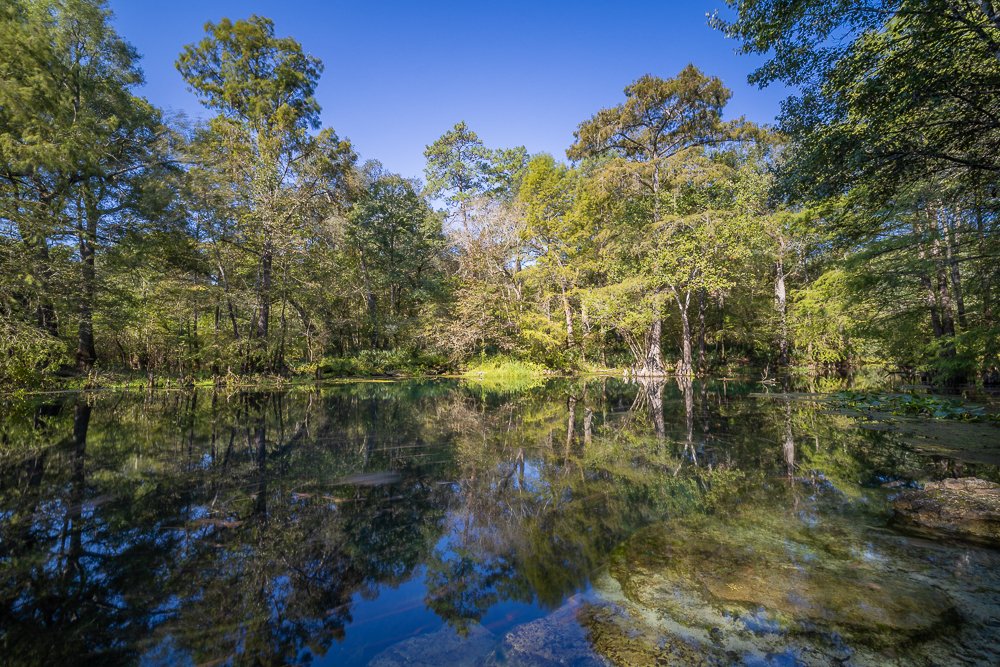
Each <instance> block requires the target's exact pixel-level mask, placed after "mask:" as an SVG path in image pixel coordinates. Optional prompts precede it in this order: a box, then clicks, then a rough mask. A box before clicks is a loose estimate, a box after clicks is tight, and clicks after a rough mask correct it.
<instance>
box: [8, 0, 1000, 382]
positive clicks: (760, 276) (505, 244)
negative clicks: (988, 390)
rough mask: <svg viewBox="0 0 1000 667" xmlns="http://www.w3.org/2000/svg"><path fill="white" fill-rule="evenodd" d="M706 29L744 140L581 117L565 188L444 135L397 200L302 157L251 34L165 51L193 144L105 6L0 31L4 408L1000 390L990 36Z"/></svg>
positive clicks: (961, 12) (884, 4)
mask: <svg viewBox="0 0 1000 667" xmlns="http://www.w3.org/2000/svg"><path fill="white" fill-rule="evenodd" d="M726 4H727V5H728V7H726V8H724V9H723V10H721V11H720V12H719V13H717V14H714V15H712V16H711V17H710V18H709V20H710V22H711V23H712V25H713V26H714V27H716V28H717V29H718V30H719V31H721V32H722V33H724V34H725V35H726V36H727V37H729V38H730V39H731V40H732V44H733V45H734V47H735V48H737V49H739V50H740V51H742V52H743V53H746V54H756V55H758V56H764V57H765V60H764V61H763V62H764V64H763V65H762V66H761V67H760V68H758V69H757V70H755V71H754V73H753V74H752V75H751V79H750V80H751V83H753V84H755V85H757V86H760V87H764V86H768V85H770V84H784V85H786V86H788V87H789V90H791V91H793V92H792V94H791V95H790V97H788V98H787V99H786V100H785V101H784V103H783V105H782V111H781V114H780V116H779V118H778V119H777V122H776V123H775V124H774V126H762V125H758V124H755V123H752V122H750V121H748V120H745V119H742V118H733V117H731V115H730V114H728V113H727V110H726V107H727V102H728V101H729V99H730V97H731V93H730V90H729V89H728V88H727V86H726V82H724V81H722V80H720V79H719V78H717V77H715V76H713V74H712V72H710V71H704V70H703V69H701V68H700V67H699V66H698V63H693V64H690V65H688V66H687V67H685V68H683V69H682V70H681V71H679V72H656V73H643V72H636V77H637V78H635V79H634V80H633V81H631V82H628V81H623V82H622V85H623V87H624V88H623V92H622V94H620V95H619V98H618V103H617V104H616V105H614V106H609V107H608V108H604V109H580V110H579V114H580V122H579V125H578V127H577V129H576V132H575V135H574V136H575V138H574V141H573V142H572V143H571V144H570V145H569V146H567V147H566V152H565V154H564V155H548V154H532V153H530V152H529V151H528V150H527V149H526V148H525V147H523V146H513V147H510V146H488V145H485V144H484V142H483V141H482V140H481V139H480V138H479V136H478V135H477V134H476V132H475V129H474V128H473V127H470V126H469V125H467V124H466V123H465V122H463V121H461V119H457V118H450V119H449V118H443V120H442V129H444V128H447V127H448V125H449V124H451V123H454V124H453V126H452V127H451V128H450V129H447V130H446V131H445V132H444V133H443V134H442V135H441V136H440V138H438V139H437V140H436V141H434V142H433V143H431V144H430V145H428V146H427V147H426V151H425V153H424V157H425V158H426V166H425V170H424V174H423V179H422V180H416V179H413V178H409V177H406V176H403V175H400V174H395V173H391V172H390V171H388V170H387V169H386V168H384V167H383V166H382V165H381V164H380V163H379V162H378V161H376V160H366V161H362V160H361V159H360V158H359V156H358V151H357V149H356V148H355V146H353V145H352V143H351V141H350V140H349V139H348V138H347V137H343V136H340V135H338V133H337V132H336V131H335V130H334V128H332V127H322V126H321V123H320V115H319V114H320V107H319V104H318V102H317V100H316V97H315V92H316V90H317V86H319V85H321V74H322V72H323V63H322V62H320V61H319V60H318V59H317V58H315V57H313V56H310V55H309V54H308V52H307V50H306V49H305V48H304V47H303V45H302V44H300V43H299V42H298V41H296V39H295V38H294V37H290V36H282V35H283V33H282V31H281V28H280V26H276V25H275V24H274V22H272V21H271V20H270V19H268V18H266V17H262V16H256V15H253V16H250V17H248V18H244V19H240V20H230V19H221V20H219V21H218V22H211V23H207V24H206V25H205V32H204V37H203V38H202V39H201V40H200V41H197V42H195V43H191V44H187V45H178V55H177V60H176V69H177V75H178V76H179V77H182V78H183V80H184V82H185V83H186V85H187V87H188V88H189V89H190V90H191V91H192V92H193V93H194V94H195V95H196V96H197V97H198V98H199V100H200V101H201V103H202V105H203V106H204V108H205V110H206V116H205V120H204V121H201V120H199V121H193V120H191V119H188V118H184V117H181V116H178V115H176V114H170V113H167V112H165V111H164V110H161V109H158V108H156V107H155V106H154V105H152V104H151V103H150V102H149V101H148V100H146V99H145V98H144V97H143V96H142V95H141V94H140V88H141V85H142V83H143V74H142V71H141V69H140V54H139V53H138V52H137V51H136V49H135V48H134V47H133V46H131V45H130V44H129V42H128V41H127V35H120V34H118V33H117V31H116V30H115V29H114V27H113V24H112V17H111V12H110V10H109V8H108V7H107V5H106V3H105V2H103V1H102V0H7V1H6V2H4V3H3V4H2V6H0V43H2V44H3V45H4V48H3V49H0V383H2V384H3V385H4V386H8V387H19V386H20V387H39V386H48V385H57V384H59V383H67V382H80V381H82V382H87V383H91V384H100V383H101V382H107V381H110V380H109V378H114V377H137V378H143V379H146V378H148V379H149V381H155V380H156V379H157V378H176V379H177V380H178V381H183V382H195V381H212V380H214V381H217V382H219V381H226V380H237V379H240V378H263V377H273V378H288V377H295V376H301V377H317V378H323V377H337V376H348V375H372V376H377V375H389V374H413V375H419V374H432V373H444V372H454V371H459V370H462V369H469V368H495V367H500V366H502V365H504V364H521V365H523V366H525V367H528V368H531V369H535V370H538V371H544V370H552V371H559V372H586V371H594V370H601V369H616V370H617V371H619V372H620V371H622V370H627V372H628V373H630V374H633V375H636V376H657V375H675V374H676V375H678V376H692V375H708V374H726V373H740V372H745V371H746V369H747V368H754V369H756V370H755V373H757V372H758V371H760V369H765V370H764V371H763V372H764V373H765V374H766V373H770V372H779V371H783V370H784V369H789V368H795V369H806V370H809V371H813V372H838V373H842V372H847V371H849V370H851V369H857V368H859V367H862V366H865V365H879V366H882V367H885V368H887V369H890V370H892V371H894V372H895V371H899V372H903V373H908V374H911V375H914V376H920V377H922V378H925V379H927V380H929V381H932V382H934V383H937V384H941V385H957V384H964V383H991V382H996V381H998V380H1000V324H998V320H997V317H998V315H1000V313H997V303H996V301H997V299H998V298H1000V285H998V283H997V279H998V275H1000V263H998V262H997V259H998V257H1000V235H998V231H1000V222H998V212H1000V192H998V185H1000V55H998V54H1000V8H998V7H995V6H994V3H993V2H990V1H989V0H983V1H980V0H976V1H973V0H799V1H797V2H788V1H787V0H728V1H727V3H726ZM442 113H443V114H444V113H446V110H445V111H442ZM456 121H457V122H456Z"/></svg>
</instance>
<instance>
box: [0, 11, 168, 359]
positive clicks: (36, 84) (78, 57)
mask: <svg viewBox="0 0 1000 667" xmlns="http://www.w3.org/2000/svg"><path fill="white" fill-rule="evenodd" d="M0 11H2V13H0V31H2V34H3V35H4V36H6V38H7V39H9V40H10V41H9V42H8V43H10V44H15V45H16V47H15V48H12V49H5V50H4V53H5V54H6V55H2V56H0V59H9V58H12V57H13V58H16V59H17V60H16V62H14V61H8V62H0V72H2V73H3V74H2V76H3V77H4V81H3V85H0V186H2V187H3V189H4V191H5V195H7V196H5V197H4V198H3V199H4V202H5V204H4V205H3V210H2V211H0V215H2V216H3V218H4V219H6V220H8V221H10V222H11V224H12V228H13V229H14V230H15V233H16V234H17V236H18V237H19V238H20V240H21V242H22V243H23V244H24V246H25V249H26V250H27V251H28V253H29V255H30V257H31V260H29V262H28V263H27V273H26V277H27V276H30V277H31V280H30V282H31V283H32V284H33V285H35V286H36V291H35V294H36V296H35V297H34V299H35V301H36V303H37V305H36V307H35V310H36V313H37V323H38V325H39V326H40V327H42V328H43V329H44V330H46V331H47V332H49V333H50V334H53V335H54V334H57V333H58V329H57V318H56V312H55V308H54V306H53V303H52V297H51V295H50V293H51V291H52V290H53V289H55V285H53V284H52V278H53V276H54V274H55V272H56V270H55V267H54V265H53V259H52V256H51V250H52V246H53V245H62V244H66V243H73V245H75V247H76V259H77V266H78V269H77V280H75V281H74V282H75V285H76V289H75V290H73V292H72V295H73V299H72V300H73V303H74V308H73V310H74V311H75V312H73V313H72V315H73V316H74V317H75V318H76V320H77V336H76V338H77V345H76V363H77V366H78V367H79V368H80V369H81V370H86V369H88V368H90V367H91V366H92V365H93V363H94V361H95V360H96V358H97V352H96V348H95V342H94V337H95V332H94V310H95V303H96V299H97V292H98V286H99V281H98V275H97V272H98V270H99V263H98V259H97V256H98V253H99V250H100V249H101V247H102V244H105V243H107V242H108V241H109V239H111V238H113V237H114V235H113V234H111V233H109V231H108V230H106V229H105V226H106V225H109V224H115V225H116V226H117V227H118V228H119V229H121V228H122V226H123V225H124V224H127V223H128V218H129V216H130V215H132V216H135V215H142V214H143V213H155V211H152V210H151V209H150V207H149V204H150V201H149V200H146V199H145V198H146V195H148V194H149V192H150V191H151V190H152V189H155V186H154V185H153V183H154V181H155V179H154V178H153V177H152V176H151V171H152V170H154V169H155V168H157V167H158V166H162V165H163V164H164V161H165V160H164V157H163V154H162V146H161V137H162V135H163V133H164V132H163V126H162V121H161V119H160V116H159V113H158V112H157V111H156V110H155V109H154V108H153V107H152V106H150V105H149V103H148V102H146V101H145V100H144V99H142V98H140V97H137V96H136V95H134V94H133V93H132V89H133V88H134V87H135V86H137V85H139V84H141V83H142V73H141V71H140V70H139V68H138V65H137V61H138V55H137V54H136V52H135V50H134V49H133V48H132V47H131V46H130V45H129V44H128V43H126V42H125V41H124V40H122V39H121V38H120V37H119V36H118V34H117V33H116V32H115V31H114V29H113V28H112V26H111V23H110V16H111V14H110V11H109V10H108V9H107V8H106V6H105V3H104V2H98V1H94V0H52V1H47V2H37V3H25V2H20V1H18V2H13V3H10V4H8V5H6V6H5V7H4V9H3V10H0ZM5 41H6V40H5Z"/></svg>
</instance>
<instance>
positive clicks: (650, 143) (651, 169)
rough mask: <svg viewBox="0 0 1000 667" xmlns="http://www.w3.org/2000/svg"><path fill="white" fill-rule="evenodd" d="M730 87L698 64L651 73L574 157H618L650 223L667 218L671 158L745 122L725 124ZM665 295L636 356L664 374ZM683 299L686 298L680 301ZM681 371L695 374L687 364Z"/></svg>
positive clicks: (598, 119) (579, 142)
mask: <svg viewBox="0 0 1000 667" xmlns="http://www.w3.org/2000/svg"><path fill="white" fill-rule="evenodd" d="M730 95H731V93H730V92H729V90H728V89H727V88H726V87H725V86H723V85H722V81H720V80H719V79H718V78H715V77H709V76H706V75H705V74H703V73H702V72H701V71H700V70H698V69H697V68H696V67H694V66H693V65H688V66H687V67H685V68H684V69H683V70H682V71H681V72H680V73H679V74H678V75H677V76H676V77H674V78H672V79H661V78H659V77H655V76H651V75H646V76H643V77H641V78H639V79H638V80H636V81H635V82H634V83H632V84H631V85H629V86H627V87H626V88H625V98H626V99H625V102H623V103H622V104H620V105H618V106H615V107H611V108H609V109H602V110H601V111H599V112H598V113H596V114H595V115H594V116H593V117H592V118H591V119H590V120H587V121H585V122H583V123H581V124H580V126H579V128H578V129H577V131H576V142H575V143H574V144H573V145H572V146H571V147H570V148H569V150H567V155H568V156H569V157H570V159H573V160H581V159H585V158H601V157H605V158H611V162H610V166H611V167H613V168H618V169H623V170H624V171H626V172H628V173H630V174H631V175H632V177H633V179H634V183H635V184H636V185H637V188H636V190H637V192H638V194H640V195H642V196H644V197H646V198H647V199H648V200H649V206H648V209H649V214H648V215H649V218H648V229H649V231H650V232H653V233H655V227H656V225H657V224H658V223H659V222H660V218H661V212H662V209H663V203H662V201H661V196H662V192H661V189H662V188H661V185H662V171H663V169H664V165H665V163H666V162H667V161H669V160H672V159H683V158H684V157H685V155H686V154H689V153H693V152H696V151H698V150H700V149H704V148H707V147H711V146H718V145H721V144H723V143H725V142H728V141H731V140H733V139H734V138H735V137H736V136H737V135H738V133H739V131H740V129H741V127H742V123H741V122H739V121H736V122H725V121H723V119H722V109H723V107H724V106H725V104H726V102H727V101H728V100H729V97H730ZM665 296H666V295H665V294H661V293H658V292H657V293H653V294H650V295H648V298H647V303H648V304H649V305H648V307H649V308H651V309H652V312H651V314H650V318H649V319H650V321H649V324H648V329H647V331H646V333H645V336H644V337H643V342H642V345H641V348H640V349H639V350H638V352H639V353H640V354H641V358H638V359H636V370H637V372H640V373H642V374H648V375H660V374H663V373H664V363H663V353H662V349H661V345H662V340H661V339H662V328H663V319H662V317H663V315H662V309H663V303H664V297H665ZM677 303H678V304H684V302H683V301H680V300H678V301H677ZM678 370H679V371H680V372H685V373H686V372H690V366H688V367H687V368H686V369H685V368H684V365H683V364H682V365H681V366H679V368H678Z"/></svg>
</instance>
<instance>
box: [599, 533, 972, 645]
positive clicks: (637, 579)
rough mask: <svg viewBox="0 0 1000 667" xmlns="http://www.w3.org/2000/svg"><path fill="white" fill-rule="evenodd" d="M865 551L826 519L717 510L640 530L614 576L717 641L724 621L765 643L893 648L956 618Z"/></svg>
mask: <svg viewBox="0 0 1000 667" xmlns="http://www.w3.org/2000/svg"><path fill="white" fill-rule="evenodd" d="M865 553H866V545H865V543H864V542H863V541H862V540H861V539H860V538H858V537H857V536H856V535H852V534H850V533H840V532H839V531H831V530H830V529H829V528H827V527H822V528H819V529H817V530H806V529H803V528H795V527H793V526H791V525H788V524H764V523H759V522H755V521H754V520H748V519H746V518H744V519H743V520H742V521H733V520H727V519H721V518H716V519H711V520H693V521H681V522H670V523H664V524H658V525H653V526H650V527H648V528H646V529H643V530H641V531H639V532H638V533H636V535H634V536H633V537H632V538H631V539H630V540H629V541H628V542H626V543H625V544H624V545H623V546H622V547H621V548H620V549H619V550H618V551H617V552H616V554H615V556H614V558H613V560H612V564H611V574H612V576H613V577H614V578H615V579H616V580H617V581H618V583H619V584H620V586H621V589H622V593H623V595H624V596H625V598H626V599H627V600H628V601H629V602H630V603H632V604H634V605H635V606H636V607H637V608H639V609H641V610H645V611H648V612H652V613H653V614H654V615H658V616H659V617H661V618H669V619H670V620H671V622H672V623H674V624H676V625H677V626H678V627H679V628H681V629H683V631H684V632H685V634H686V635H687V636H688V637H689V638H691V639H693V640H695V641H697V642H698V643H699V644H701V645H706V644H709V643H712V642H715V643H718V640H719V637H720V631H718V630H716V631H715V632H712V629H713V628H715V627H718V628H724V629H726V628H727V629H728V632H729V634H730V635H732V634H734V633H735V634H741V635H744V636H747V637H758V638H762V639H761V641H772V639H773V640H776V641H777V638H782V637H783V638H785V639H783V640H781V641H780V642H779V643H783V642H787V640H788V638H792V637H828V638H832V639H831V641H839V640H836V639H835V638H844V639H845V640H847V641H849V642H850V643H851V644H856V645H867V646H871V647H881V648H886V647H890V646H898V645H902V644H905V643H908V642H910V641H913V640H917V639H920V638H925V637H926V636H927V635H929V634H931V633H933V632H934V631H935V630H937V629H940V628H944V627H946V626H948V625H950V624H951V623H953V622H954V621H955V611H954V608H953V604H952V603H951V601H950V600H949V599H948V597H947V596H946V595H944V594H943V593H941V592H940V591H938V590H937V589H936V588H933V587H931V586H928V585H925V584H921V583H918V581H916V580H913V579H911V578H910V577H908V576H905V575H903V574H900V573H898V572H897V571H895V570H893V569H892V568H891V567H890V566H889V565H888V564H886V563H883V562H881V561H880V559H879V558H871V557H867V556H866V555H865ZM768 638H771V639H768ZM758 643H759V642H758Z"/></svg>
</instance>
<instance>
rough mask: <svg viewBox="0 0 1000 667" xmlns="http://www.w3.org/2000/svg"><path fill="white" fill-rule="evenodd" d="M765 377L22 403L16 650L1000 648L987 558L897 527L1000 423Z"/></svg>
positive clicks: (305, 655) (422, 654)
mask: <svg viewBox="0 0 1000 667" xmlns="http://www.w3.org/2000/svg"><path fill="white" fill-rule="evenodd" d="M755 392H761V387H760V385H756V386H751V385H743V386H741V385H738V384H733V383H723V382H709V383H695V384H694V385H691V386H685V385H679V384H678V383H676V382H669V383H665V384H659V385H656V384H649V385H645V386H640V385H635V384H627V383H624V382H621V381H618V380H612V379H593V380H553V381H550V382H548V383H546V384H544V385H540V386H534V387H520V388H517V389H515V388H508V389H503V388H500V387H488V386H482V385H470V384H462V383H459V382H456V381H444V380H443V381H426V382H394V383H352V384H344V385H335V386H329V387H324V388H322V389H312V388H310V389H296V390H293V391H290V392H284V393H244V392H235V393H226V392H219V391H213V390H196V391H189V392H165V391H160V392H154V393H144V392H101V393H96V394H67V395H58V396H52V397H46V398H42V399H32V400H28V401H26V402H23V403H8V404H7V405H6V408H5V410H6V412H5V413H4V414H3V415H2V416H0V663H2V664H4V665H21V664H25V665H29V664H31V665H35V664H37V665H42V664H44V665H64V664H144V665H158V664H181V665H201V664H205V665H215V664H301V663H305V664H316V665H367V664H371V665H378V666H382V667H385V666H389V665H404V664H409V665H606V664H622V665H644V664H650V665H653V664H720V665H722V664H749V665H769V664H773V665H794V664H835V665H841V664H879V665H881V664H906V665H909V664H916V665H931V664H984V665H989V664H1000V552H997V551H994V550H990V549H987V548H983V547H977V546H971V545H966V544H960V543H948V542H941V541H935V540H930V539H926V538H920V537H915V536H908V535H905V534H902V533H900V532H898V531H897V530H895V529H894V528H893V527H892V525H891V522H890V521H889V519H890V515H891V506H890V504H889V503H890V501H891V497H892V494H893V493H895V492H898V489H899V488H900V486H903V485H909V484H913V483H922V482H926V481H931V480H936V479H941V478H945V477H954V476H978V477H982V478H984V479H988V480H993V481H997V480H998V479H1000V474H998V468H997V467H996V465H995V462H996V460H995V458H994V457H995V456H996V453H995V450H1000V429H998V428H997V427H994V426H988V425H983V426H981V427H980V426H979V425H972V426H970V425H958V426H956V431H955V433H957V434H958V435H956V436H955V437H954V438H952V437H951V435H950V434H951V431H949V430H948V428H947V427H942V426H941V425H940V424H936V425H935V426H934V429H936V430H934V431H933V432H930V433H921V432H920V431H921V427H920V424H919V423H917V424H916V425H914V424H908V423H901V424H895V425H881V424H871V423H859V421H858V420H857V419H856V418H855V417H853V416H851V415H848V414H840V413H838V412H837V411H836V410H832V409H831V408H830V406H829V405H826V404H824V403H823V402H822V401H816V400H809V399H807V398H803V397H802V396H798V395H795V396H788V395H782V394H777V395H771V396H760V395H757V393H755ZM963 442H967V443H969V444H970V447H969V449H971V450H973V453H972V454H971V455H966V454H965V448H964V447H963V445H962V443H963ZM994 444H995V447H994V446H993V445H994Z"/></svg>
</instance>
